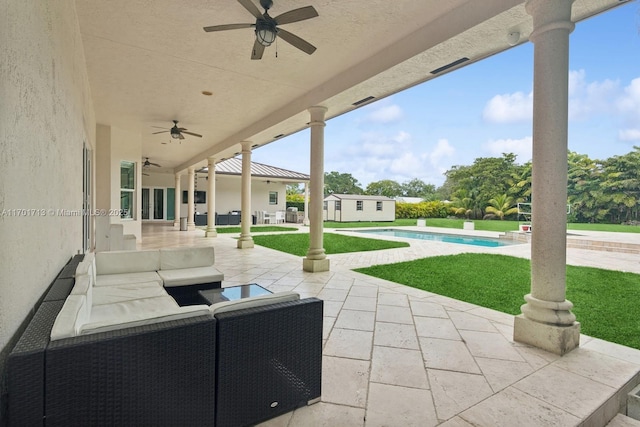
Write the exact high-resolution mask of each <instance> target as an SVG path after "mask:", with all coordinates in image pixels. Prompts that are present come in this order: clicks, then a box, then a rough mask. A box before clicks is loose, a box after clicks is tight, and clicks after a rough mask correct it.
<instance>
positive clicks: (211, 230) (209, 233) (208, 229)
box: [204, 228, 218, 237]
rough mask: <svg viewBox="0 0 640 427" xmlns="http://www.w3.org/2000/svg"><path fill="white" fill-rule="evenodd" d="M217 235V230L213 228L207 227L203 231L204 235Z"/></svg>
mask: <svg viewBox="0 0 640 427" xmlns="http://www.w3.org/2000/svg"><path fill="white" fill-rule="evenodd" d="M217 236H218V232H217V231H216V229H215V228H207V230H206V231H205V232H204V237H217Z"/></svg>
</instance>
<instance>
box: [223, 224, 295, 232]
mask: <svg viewBox="0 0 640 427" xmlns="http://www.w3.org/2000/svg"><path fill="white" fill-rule="evenodd" d="M216 231H217V232H218V233H219V234H220V233H223V234H224V233H240V232H241V231H242V229H241V228H240V227H216ZM276 231H298V229H297V228H295V227H278V226H274V225H259V226H257V227H251V233H267V232H276Z"/></svg>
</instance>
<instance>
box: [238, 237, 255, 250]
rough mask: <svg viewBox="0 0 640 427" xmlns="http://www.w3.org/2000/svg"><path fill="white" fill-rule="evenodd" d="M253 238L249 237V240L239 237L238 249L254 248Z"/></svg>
mask: <svg viewBox="0 0 640 427" xmlns="http://www.w3.org/2000/svg"><path fill="white" fill-rule="evenodd" d="M253 247H254V244H253V239H251V238H249V239H247V240H241V239H238V249H250V248H253Z"/></svg>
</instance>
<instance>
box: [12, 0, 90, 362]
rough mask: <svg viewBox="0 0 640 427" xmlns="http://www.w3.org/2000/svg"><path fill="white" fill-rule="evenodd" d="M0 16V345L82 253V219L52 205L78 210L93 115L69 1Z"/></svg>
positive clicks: (26, 6)
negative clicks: (85, 145) (72, 260)
mask: <svg viewBox="0 0 640 427" xmlns="http://www.w3.org/2000/svg"><path fill="white" fill-rule="evenodd" d="M0 17H2V18H1V22H2V23H1V24H0V40H1V42H0V100H1V101H0V212H2V211H3V210H5V211H4V212H5V214H4V215H2V216H0V242H1V243H2V244H1V245H0V351H1V350H5V347H6V346H7V344H8V342H9V340H10V339H11V337H12V336H13V335H14V334H15V332H16V331H17V330H18V328H19V326H20V324H21V323H22V322H23V321H24V319H25V318H26V317H27V315H28V314H29V312H30V310H32V308H33V307H34V304H35V303H36V302H37V301H38V299H39V298H40V297H41V296H42V295H43V293H44V292H45V290H46V289H47V287H48V286H49V285H50V284H51V282H52V281H53V279H54V278H55V276H56V275H57V274H58V272H59V271H60V269H61V268H62V267H63V266H64V264H65V263H66V262H67V261H68V260H69V259H70V258H71V257H72V256H73V255H74V254H76V253H77V252H78V251H80V250H82V216H62V215H56V214H55V210H56V209H67V210H80V209H82V147H83V141H86V143H87V144H88V145H89V146H90V147H95V145H94V139H95V118H94V112H93V107H92V104H91V94H90V90H89V83H88V79H87V73H86V67H85V60H84V53H83V47H82V40H81V38H80V33H79V27H78V21H77V16H76V12H75V3H74V2H73V1H70V0H56V1H25V0H4V1H2V2H0ZM14 209H43V210H44V211H38V212H40V214H33V213H31V214H26V213H21V214H19V215H17V216H16V215H13V214H12V213H11V212H12V211H11V210H14ZM52 210H53V211H52ZM7 212H9V214H7ZM15 212H17V211H15ZM42 213H44V215H43V214H42Z"/></svg>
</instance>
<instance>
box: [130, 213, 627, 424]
mask: <svg viewBox="0 0 640 427" xmlns="http://www.w3.org/2000/svg"><path fill="white" fill-rule="evenodd" d="M285 225H287V226H288V225H289V224H285ZM416 229H419V230H421V231H434V232H443V231H444V230H443V229H441V228H438V229H431V228H429V227H419V228H418V227H416ZM305 231H306V230H305V229H302V230H301V232H305ZM327 231H331V232H333V230H327ZM335 232H337V233H341V234H342V233H344V234H353V233H350V232H348V231H343V230H336V231H335ZM446 232H452V230H446ZM458 232H460V233H461V234H462V233H464V234H471V235H487V234H486V232H480V231H476V232H468V231H466V230H465V231H463V230H458ZM580 233H581V232H580ZM356 234H357V233H356ZM493 234H494V235H495V233H493ZM589 234H591V233H589ZM357 235H358V236H360V237H363V235H362V234H357ZM142 236H143V238H142V244H141V248H142V249H147V248H149V249H150V248H158V247H165V246H193V245H213V246H214V247H215V248H216V266H217V267H218V268H219V269H220V270H221V271H223V272H224V274H225V280H224V282H223V286H234V285H239V284H245V283H253V282H255V283H259V284H261V285H262V286H265V287H267V288H268V289H270V290H272V291H284V290H293V291H296V292H298V293H300V295H301V297H303V298H304V297H310V296H315V297H319V298H321V299H323V300H324V303H325V309H324V329H323V383H322V400H321V402H319V403H317V404H314V405H311V406H307V407H303V408H299V409H297V410H295V411H293V412H291V413H288V414H285V415H283V416H280V417H277V418H275V419H272V420H270V421H267V422H265V423H263V424H261V426H263V427H281V426H290V427H297V426H305V427H306V426H331V427H342V426H344V427H351V426H363V427H364V426H366V427H372V426H421V427H424V426H436V425H442V426H445V427H471V426H476V427H478V426H486V427H494V426H509V427H511V426H514V425H518V426H536V427H538V426H604V425H607V424H608V423H609V420H611V419H613V418H614V417H616V414H618V413H619V412H620V409H621V407H623V406H624V403H625V402H626V395H627V393H628V391H629V390H630V389H631V388H633V387H634V386H635V385H637V384H638V383H639V382H640V376H639V373H640V351H638V350H635V349H632V348H628V347H624V346H621V345H617V344H613V343H609V342H606V341H602V340H599V339H595V338H592V337H588V336H585V335H582V336H581V341H580V347H579V348H578V349H576V350H574V351H572V352H570V353H569V354H567V355H565V356H564V357H559V356H557V355H554V354H551V353H548V352H545V351H543V350H539V349H536V348H533V347H530V346H528V345H524V344H521V343H517V342H514V341H513V319H514V316H511V315H508V314H505V313H501V312H497V311H494V310H489V309H486V308H483V307H479V306H476V305H473V304H469V303H465V302H461V301H457V300H454V299H451V298H447V297H443V296H440V295H436V294H433V293H429V292H425V291H421V290H417V289H414V288H409V287H406V286H403V285H399V284H397V283H393V282H389V281H385V280H380V279H377V278H373V277H370V276H366V275H364V274H360V273H356V272H354V271H352V269H353V268H356V267H365V266H369V265H373V264H383V263H391V262H399V261H408V260H412V259H417V258H424V257H428V256H435V255H450V254H457V253H463V252H482V253H499V254H505V255H513V256H519V257H523V258H527V257H528V256H530V244H528V243H525V244H522V245H513V246H504V247H497V248H486V247H480V246H469V245H460V244H451V243H441V242H430V241H420V240H410V244H411V246H410V247H408V248H399V249H391V250H383V251H374V252H360V253H350V254H339V255H330V256H329V257H328V258H329V259H330V262H331V271H329V272H323V273H306V272H303V271H302V260H301V258H300V257H297V256H293V255H289V254H284V253H281V252H278V251H274V250H271V249H267V248H264V247H259V246H256V247H255V248H253V249H245V250H239V249H236V240H235V238H237V236H238V235H237V234H219V235H218V237H216V238H205V237H204V232H203V231H202V230H195V231H189V232H184V231H183V232H181V231H177V230H174V229H173V228H172V227H171V226H166V225H146V224H145V225H143V234H142ZM372 237H373V236H372ZM611 238H612V239H614V240H620V241H626V239H629V242H631V243H633V242H634V241H638V240H640V235H638V234H635V235H633V236H626V235H620V233H615V236H612V237H611ZM389 239H392V240H396V239H399V238H389ZM399 240H404V241H408V239H399ZM567 263H568V264H572V265H584V266H592V267H599V268H606V269H614V270H623V271H633V272H636V273H640V257H638V255H636V254H626V253H620V252H606V251H596V250H585V249H573V248H568V249H567ZM523 302H524V301H523ZM578 320H580V319H578ZM608 425H609V426H610V427H614V426H616V427H622V426H640V421H635V420H632V419H630V418H623V417H616V418H615V420H614V421H611V422H610V423H609V424H608Z"/></svg>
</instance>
